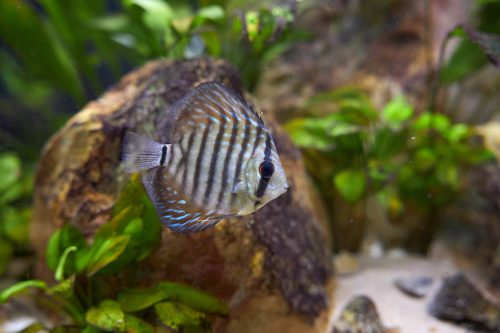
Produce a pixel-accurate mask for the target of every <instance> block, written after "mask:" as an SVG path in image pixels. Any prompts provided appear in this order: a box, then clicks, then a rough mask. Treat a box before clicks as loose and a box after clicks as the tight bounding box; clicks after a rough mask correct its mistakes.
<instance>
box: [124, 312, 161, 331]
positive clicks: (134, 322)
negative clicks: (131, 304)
mask: <svg viewBox="0 0 500 333" xmlns="http://www.w3.org/2000/svg"><path fill="white" fill-rule="evenodd" d="M125 330H126V331H127V333H154V332H155V330H154V328H153V326H151V325H150V324H148V323H147V322H145V321H144V320H141V319H139V318H137V317H136V316H132V315H130V314H128V313H126V314H125Z"/></svg>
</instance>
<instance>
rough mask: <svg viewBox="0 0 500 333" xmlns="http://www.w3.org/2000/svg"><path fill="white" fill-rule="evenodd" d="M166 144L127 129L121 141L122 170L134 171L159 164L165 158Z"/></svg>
mask: <svg viewBox="0 0 500 333" xmlns="http://www.w3.org/2000/svg"><path fill="white" fill-rule="evenodd" d="M167 146H168V145H164V144H161V143H158V142H156V141H153V140H151V139H148V138H146V137H143V136H141V135H139V134H136V133H134V132H130V131H127V132H126V133H125V137H124V138H123V143H122V168H123V170H124V171H125V172H126V173H134V172H138V171H141V170H147V169H152V168H155V167H158V166H160V165H161V163H162V161H164V160H165V156H166V152H167V149H166V147H167Z"/></svg>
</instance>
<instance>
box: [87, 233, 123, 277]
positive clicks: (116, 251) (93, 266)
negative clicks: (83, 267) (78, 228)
mask: <svg viewBox="0 0 500 333" xmlns="http://www.w3.org/2000/svg"><path fill="white" fill-rule="evenodd" d="M129 240H130V236H129V235H120V236H115V237H111V238H108V239H106V240H104V241H103V242H102V243H100V244H96V243H94V244H92V246H91V249H92V252H93V253H92V256H91V259H90V262H89V264H88V267H87V274H88V275H93V274H95V273H97V272H98V271H99V270H100V269H101V268H103V267H105V266H106V265H108V264H110V263H111V262H113V261H114V260H116V259H117V258H118V257H119V256H120V254H122V252H123V251H125V248H126V247H127V244H128V242H129Z"/></svg>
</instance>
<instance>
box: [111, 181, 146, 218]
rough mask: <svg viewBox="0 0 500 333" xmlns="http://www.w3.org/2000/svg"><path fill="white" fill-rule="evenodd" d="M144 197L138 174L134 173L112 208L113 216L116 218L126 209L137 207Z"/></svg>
mask: <svg viewBox="0 0 500 333" xmlns="http://www.w3.org/2000/svg"><path fill="white" fill-rule="evenodd" d="M144 196H146V194H145V192H144V189H143V187H142V183H141V178H140V176H139V174H138V173H134V174H133V175H132V176H131V177H130V180H129V181H128V182H127V184H125V186H124V187H123V189H122V190H121V192H120V196H119V197H118V200H116V203H115V206H114V207H113V216H118V215H119V214H121V213H122V212H123V211H125V210H126V209H127V208H128V207H131V206H137V205H138V204H139V203H141V202H142V200H143V197H144Z"/></svg>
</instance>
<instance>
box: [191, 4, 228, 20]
mask: <svg viewBox="0 0 500 333" xmlns="http://www.w3.org/2000/svg"><path fill="white" fill-rule="evenodd" d="M197 16H200V17H203V18H206V19H210V20H219V19H221V18H223V17H224V10H223V9H222V7H221V6H218V5H211V6H206V7H203V8H201V9H200V10H199V11H198V13H197Z"/></svg>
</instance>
